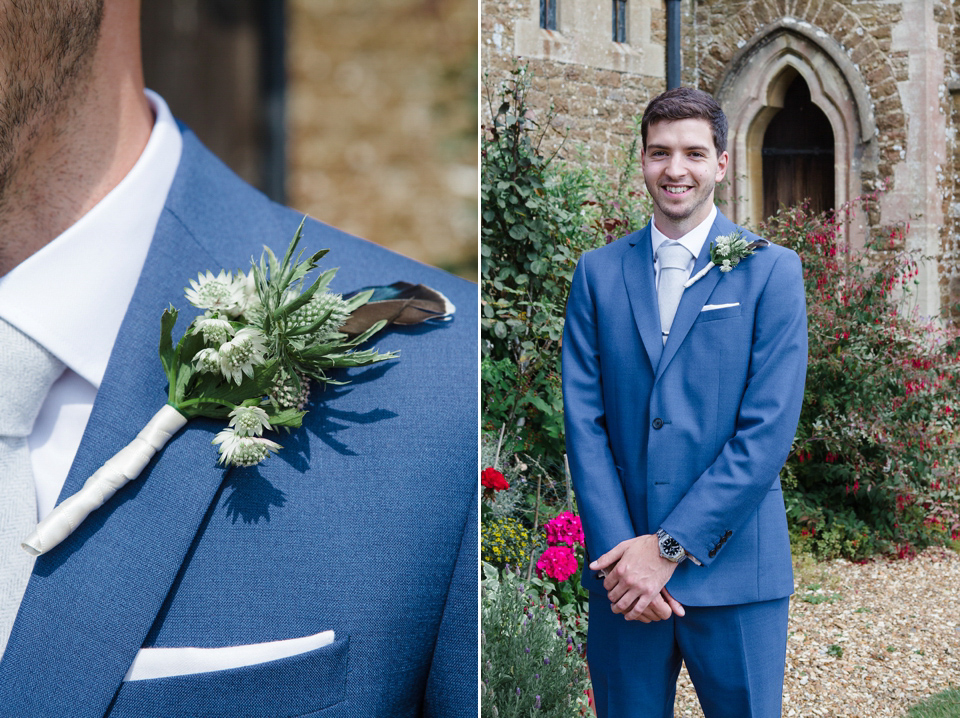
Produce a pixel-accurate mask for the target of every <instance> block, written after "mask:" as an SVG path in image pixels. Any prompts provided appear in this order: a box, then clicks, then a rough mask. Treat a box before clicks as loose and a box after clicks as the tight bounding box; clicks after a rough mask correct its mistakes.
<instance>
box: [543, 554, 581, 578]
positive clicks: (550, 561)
mask: <svg viewBox="0 0 960 718" xmlns="http://www.w3.org/2000/svg"><path fill="white" fill-rule="evenodd" d="M576 572H577V557H576V556H575V555H574V553H573V549H572V548H570V547H569V546H550V547H549V548H548V549H547V550H546V551H544V552H543V555H542V556H541V557H540V560H539V561H537V575H538V576H541V577H542V576H543V574H547V575H548V576H549V577H550V578H555V579H557V580H558V581H566V580H567V579H568V578H570V577H571V576H572V575H573V574H575V573H576Z"/></svg>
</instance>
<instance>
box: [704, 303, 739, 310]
mask: <svg viewBox="0 0 960 718" xmlns="http://www.w3.org/2000/svg"><path fill="white" fill-rule="evenodd" d="M739 306H740V302H732V303H731V304H704V305H703V309H701V310H700V311H701V312H712V311H713V310H715V309H726V308H727V307H739Z"/></svg>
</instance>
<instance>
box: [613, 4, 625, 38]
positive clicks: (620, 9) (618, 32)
mask: <svg viewBox="0 0 960 718" xmlns="http://www.w3.org/2000/svg"><path fill="white" fill-rule="evenodd" d="M613 41H614V42H626V41H627V0H613Z"/></svg>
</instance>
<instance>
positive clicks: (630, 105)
mask: <svg viewBox="0 0 960 718" xmlns="http://www.w3.org/2000/svg"><path fill="white" fill-rule="evenodd" d="M580 5H581V10H582V11H581V12H578V17H576V20H577V22H574V21H573V20H571V19H570V15H571V13H570V12H568V13H567V15H566V17H567V19H568V20H569V26H567V27H564V14H563V6H561V7H560V11H561V15H560V28H559V32H557V33H552V32H550V31H548V30H541V29H540V28H539V27H538V26H537V27H534V25H535V24H536V23H537V17H538V15H537V14H538V8H539V5H538V2H537V0H483V2H482V5H481V38H482V40H481V68H482V72H483V75H484V77H483V78H482V88H481V93H482V95H483V100H482V102H481V113H480V118H481V122H488V121H489V120H490V116H491V111H495V110H496V108H497V106H498V104H499V102H498V100H497V88H498V85H499V83H500V82H502V81H503V80H504V79H506V78H507V77H508V76H509V74H510V72H511V71H512V70H513V69H514V68H516V67H519V66H526V67H527V68H528V71H529V72H530V73H531V77H532V80H531V81H530V92H529V95H528V99H529V101H530V104H531V105H532V106H533V107H534V108H535V109H536V111H537V114H538V118H540V119H542V118H544V117H546V116H547V115H548V114H549V110H550V107H551V105H552V107H553V119H552V126H553V128H554V130H555V131H554V132H552V133H550V134H548V135H547V137H546V139H545V143H544V146H545V148H547V149H548V150H553V149H555V148H556V147H557V146H559V145H560V143H561V141H564V149H563V151H562V154H563V156H565V157H567V158H573V157H576V156H577V154H578V153H579V152H580V151H581V149H582V150H583V151H585V154H586V156H587V158H588V159H589V160H590V161H591V162H592V163H594V164H595V165H597V166H599V167H608V166H609V165H610V163H611V162H612V161H613V160H614V158H615V157H616V156H617V153H618V152H619V150H620V149H621V148H622V147H623V146H624V145H625V144H626V143H628V142H629V141H630V140H631V138H632V137H633V125H634V119H635V118H637V119H638V115H639V113H642V111H643V108H644V107H645V106H646V104H647V102H648V101H649V100H650V98H652V97H654V96H655V95H657V94H658V93H660V92H663V90H664V89H665V87H666V85H665V80H664V77H665V74H664V63H663V47H664V42H665V27H664V23H665V19H664V13H663V8H662V3H661V2H653V3H648V2H638V3H636V5H640V6H643V7H642V9H643V11H644V12H643V14H641V13H640V12H636V11H635V12H634V14H633V15H631V17H630V19H629V20H628V24H629V30H630V31H631V33H630V36H628V40H631V39H632V40H634V41H637V40H638V37H637V36H638V35H639V36H640V37H639V40H641V41H642V42H639V43H637V45H636V46H635V47H634V44H633V43H628V45H629V47H624V46H622V45H619V46H618V43H614V42H612V40H610V38H609V36H608V35H603V34H602V33H603V32H604V31H606V32H609V31H610V30H609V26H610V20H609V13H610V3H609V2H606V1H604V0H585V1H584V2H583V3H581V4H580ZM584 8H585V9H584ZM594 13H596V14H599V15H600V17H598V18H597V19H596V22H595V23H594V24H593V25H591V26H590V27H591V29H592V30H594V31H597V32H596V33H595V34H599V35H601V37H593V38H589V40H590V41H589V42H585V41H579V40H583V38H582V35H583V34H584V33H585V31H586V28H587V25H585V24H584V23H583V18H584V17H587V18H588V19H589V17H590V15H591V14H594ZM604 13H605V14H604ZM638 20H645V21H646V29H643V30H641V29H636V30H635V27H636V24H638ZM518 26H520V27H521V28H523V35H522V36H518V33H517V31H516V30H517V27H518ZM578 41H579V42H578ZM598 44H602V47H607V48H611V49H610V50H609V52H599V51H597V45H598ZM518 46H519V47H518ZM624 57H625V58H627V59H625V60H624V59H623V58H624ZM590 62H594V63H597V64H603V65H607V67H603V66H597V65H591V64H588V63H590ZM617 62H620V63H621V64H623V65H624V66H626V65H628V64H629V65H630V66H631V67H633V68H634V69H637V70H639V72H627V71H623V70H616V69H611V67H612V66H613V65H615V64H616V63H617Z"/></svg>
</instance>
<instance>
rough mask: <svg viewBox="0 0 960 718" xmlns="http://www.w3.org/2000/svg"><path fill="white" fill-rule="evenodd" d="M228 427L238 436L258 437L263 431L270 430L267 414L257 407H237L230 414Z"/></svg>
mask: <svg viewBox="0 0 960 718" xmlns="http://www.w3.org/2000/svg"><path fill="white" fill-rule="evenodd" d="M230 426H231V427H233V428H234V429H235V430H236V432H237V435H238V436H260V435H261V434H263V430H264V429H272V428H273V427H272V426H270V419H269V417H268V416H267V412H265V411H264V410H263V409H261V408H260V407H259V406H238V407H237V408H236V409H234V410H233V411H231V412H230Z"/></svg>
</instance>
